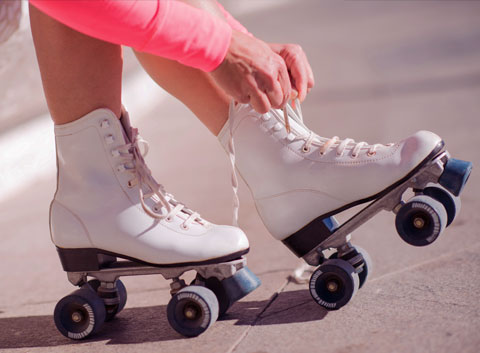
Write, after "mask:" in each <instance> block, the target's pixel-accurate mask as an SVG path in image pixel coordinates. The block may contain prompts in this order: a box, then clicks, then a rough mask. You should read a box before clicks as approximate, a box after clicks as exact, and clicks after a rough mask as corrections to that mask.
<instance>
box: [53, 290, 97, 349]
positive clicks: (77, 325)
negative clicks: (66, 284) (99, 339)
mask: <svg viewBox="0 0 480 353" xmlns="http://www.w3.org/2000/svg"><path fill="white" fill-rule="evenodd" d="M105 316H106V312H105V306H104V304H103V300H102V299H101V298H100V297H99V296H98V295H97V294H96V293H95V292H94V291H93V290H92V289H91V288H89V287H82V288H80V289H78V290H76V291H74V292H73V293H71V294H70V295H67V296H66V297H64V298H62V299H61V300H60V301H59V302H58V303H57V305H56V306H55V311H54V314H53V318H54V321H55V326H56V327H57V329H58V331H60V333H61V334H62V335H64V336H65V337H68V338H71V339H73V340H81V339H84V338H87V337H89V336H90V335H92V334H94V333H96V332H98V330H99V329H100V327H102V325H103V323H104V321H105Z"/></svg>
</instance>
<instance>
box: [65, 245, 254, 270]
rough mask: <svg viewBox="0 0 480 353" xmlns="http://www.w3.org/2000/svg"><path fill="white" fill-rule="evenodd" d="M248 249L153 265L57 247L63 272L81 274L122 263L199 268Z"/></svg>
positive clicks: (89, 250)
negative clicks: (224, 254)
mask: <svg viewBox="0 0 480 353" xmlns="http://www.w3.org/2000/svg"><path fill="white" fill-rule="evenodd" d="M249 250H250V248H247V249H245V250H242V251H237V252H235V253H233V254H229V255H226V256H221V257H216V258H213V259H208V260H204V261H193V262H182V263H174V264H155V263H150V262H146V261H142V260H139V259H136V258H134V257H130V256H126V255H122V254H117V253H114V252H111V251H106V250H101V249H95V248H80V249H64V248H60V247H58V246H57V252H58V256H59V257H60V262H61V263H62V267H63V270H64V271H66V272H82V271H99V270H101V269H104V268H111V267H119V266H120V267H121V264H122V262H124V263H126V264H128V265H131V263H132V262H133V263H136V264H140V265H147V266H152V267H159V268H162V267H163V268H171V267H183V266H200V265H210V264H216V263H220V262H228V261H233V260H237V259H238V258H240V257H241V256H242V255H245V254H247V253H248V252H249ZM117 257H118V258H121V259H124V260H128V261H117V259H116V258H117Z"/></svg>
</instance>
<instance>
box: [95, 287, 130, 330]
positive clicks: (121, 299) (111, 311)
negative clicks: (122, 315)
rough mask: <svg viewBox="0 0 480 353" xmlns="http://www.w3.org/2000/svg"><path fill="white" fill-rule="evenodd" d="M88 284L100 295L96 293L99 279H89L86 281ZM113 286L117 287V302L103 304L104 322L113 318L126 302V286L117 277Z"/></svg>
mask: <svg viewBox="0 0 480 353" xmlns="http://www.w3.org/2000/svg"><path fill="white" fill-rule="evenodd" d="M88 284H89V285H90V286H91V287H92V289H93V290H94V291H95V292H96V293H97V294H98V295H99V296H100V297H102V295H101V293H98V288H99V287H100V281H99V280H98V279H91V280H90V281H88ZM115 288H116V289H117V290H116V297H117V298H118V304H114V305H108V304H105V311H106V317H105V321H106V322H108V321H111V320H113V319H114V318H115V316H116V315H117V314H118V313H119V312H120V311H122V310H123V308H124V307H125V304H126V303H127V288H125V285H124V284H123V282H122V281H121V280H119V279H117V281H116V282H115ZM104 303H105V302H104Z"/></svg>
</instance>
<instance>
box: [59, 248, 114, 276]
mask: <svg viewBox="0 0 480 353" xmlns="http://www.w3.org/2000/svg"><path fill="white" fill-rule="evenodd" d="M57 251H58V256H59V257H60V262H61V263H62V267H63V270H64V271H66V272H81V271H98V270H100V269H101V268H102V267H105V266H106V265H108V264H110V263H113V262H115V261H116V258H115V257H113V256H108V255H104V254H101V253H99V252H98V250H97V249H62V248H59V247H57Z"/></svg>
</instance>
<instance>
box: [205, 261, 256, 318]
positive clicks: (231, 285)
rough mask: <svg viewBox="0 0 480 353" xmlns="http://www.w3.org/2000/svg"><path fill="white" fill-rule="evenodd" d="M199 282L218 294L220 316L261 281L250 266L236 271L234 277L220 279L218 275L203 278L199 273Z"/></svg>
mask: <svg viewBox="0 0 480 353" xmlns="http://www.w3.org/2000/svg"><path fill="white" fill-rule="evenodd" d="M197 279H198V280H199V281H198V282H196V283H198V284H202V283H203V285H204V286H205V287H207V288H208V289H210V290H211V291H212V292H213V293H215V295H216V296H217V300H218V305H219V316H222V315H224V314H225V313H226V312H227V310H228V309H229V308H230V307H231V306H232V305H233V304H234V303H235V302H236V301H238V300H240V299H242V298H243V297H245V296H246V295H248V294H249V293H251V292H253V291H254V290H255V289H257V288H258V287H259V286H260V284H261V282H260V279H258V277H257V276H255V274H254V273H253V272H252V271H250V269H249V268H248V267H243V268H242V269H240V270H238V271H237V272H235V274H234V275H233V276H232V277H228V278H225V279H223V280H221V281H220V280H219V279H218V278H216V277H210V278H207V279H203V278H202V277H201V276H200V275H197Z"/></svg>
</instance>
